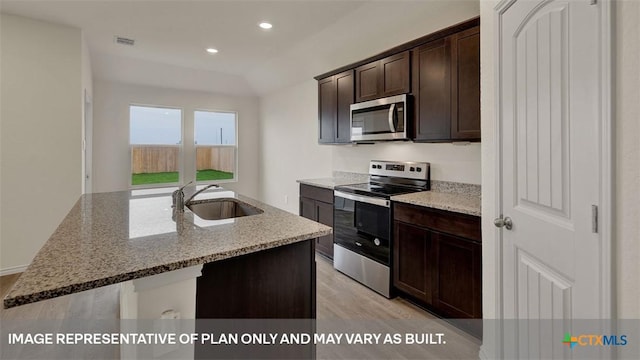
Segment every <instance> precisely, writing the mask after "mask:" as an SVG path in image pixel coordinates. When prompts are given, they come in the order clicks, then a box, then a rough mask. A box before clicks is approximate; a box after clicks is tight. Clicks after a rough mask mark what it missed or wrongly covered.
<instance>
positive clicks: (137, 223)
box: [4, 189, 331, 317]
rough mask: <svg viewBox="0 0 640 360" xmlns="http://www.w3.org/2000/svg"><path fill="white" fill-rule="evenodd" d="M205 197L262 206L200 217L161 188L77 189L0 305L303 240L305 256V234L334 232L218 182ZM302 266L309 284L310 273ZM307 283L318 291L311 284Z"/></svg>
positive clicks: (230, 257)
mask: <svg viewBox="0 0 640 360" xmlns="http://www.w3.org/2000/svg"><path fill="white" fill-rule="evenodd" d="M203 197H204V198H206V197H209V198H233V199H237V200H240V201H242V202H244V203H246V204H249V205H251V206H253V207H256V208H258V209H260V210H262V211H263V212H262V213H260V214H257V215H251V216H244V217H236V218H229V219H223V220H204V219H201V218H200V217H198V216H197V215H195V214H194V213H192V212H191V211H189V210H188V209H186V210H185V212H183V213H180V212H177V213H174V212H173V211H172V208H171V194H170V192H167V191H166V190H165V192H162V191H160V190H133V191H121V192H110V193H96V194H85V195H82V196H81V197H80V199H79V200H78V201H77V202H76V204H75V205H74V207H73V208H72V209H71V211H70V212H69V214H68V215H67V216H66V217H65V218H64V220H63V221H62V223H61V224H60V225H59V226H58V228H57V229H56V231H55V232H54V233H53V235H51V237H50V238H49V240H48V241H47V242H46V243H45V244H44V246H43V247H42V249H41V250H40V251H39V252H38V254H37V255H36V257H35V258H34V260H33V261H32V263H31V264H30V265H29V267H28V268H27V270H26V271H25V272H24V273H23V274H22V275H21V276H20V278H19V279H18V281H17V282H16V284H15V285H14V287H13V288H12V289H11V291H10V292H9V293H8V294H7V296H6V297H5V299H4V307H5V308H9V307H13V306H19V305H22V304H27V303H31V302H35V301H40V300H45V299H50V298H54V297H57V296H62V295H67V294H71V293H75V292H80V291H84V290H89V289H93V288H97V287H101V286H105V285H110V284H115V283H122V282H126V281H130V280H134V279H140V278H144V277H149V276H152V275H157V274H162V273H166V272H172V271H174V270H179V269H186V268H190V267H194V266H198V265H204V264H212V263H216V262H219V261H223V260H229V259H233V258H236V259H240V258H241V257H242V256H243V255H247V254H254V253H258V252H262V251H266V250H268V249H275V248H281V247H284V246H289V245H293V246H294V247H296V246H295V244H297V243H301V244H298V246H297V247H300V246H303V245H302V243H304V242H305V241H306V242H308V243H309V246H310V247H311V250H310V251H309V253H308V254H306V255H305V256H307V257H308V258H309V259H307V260H306V262H309V261H311V262H313V258H312V257H313V242H312V241H308V239H314V238H316V237H318V236H323V235H327V234H330V233H331V228H329V227H327V226H324V225H321V224H318V223H316V222H313V221H309V220H307V219H304V218H302V217H299V216H296V215H293V214H290V213H288V212H285V211H283V210H280V209H277V208H274V207H271V206H269V205H266V204H263V203H260V202H258V201H256V200H253V199H250V198H248V197H244V196H241V195H238V194H236V193H234V192H231V191H225V190H221V189H219V190H218V191H213V192H208V193H203V194H201V195H200V196H198V199H201V198H203ZM42 205H43V206H46V204H42ZM289 255H290V256H291V254H289ZM290 260H291V262H292V263H293V262H295V259H294V258H291V259H290ZM234 266H238V265H237V264H236V265H234ZM207 268H215V266H213V265H205V271H206V270H207ZM302 270H303V269H301V271H302ZM305 272H309V274H308V276H309V277H310V278H309V279H308V281H309V286H311V282H312V281H313V280H314V278H312V277H313V276H315V275H314V274H311V273H310V271H305ZM236 280H238V281H239V280H241V279H236ZM240 285H241V283H237V284H236V286H238V287H239V286H240ZM234 291H237V290H234ZM309 291H312V292H313V294H315V287H314V288H313V289H311V288H310V290H309ZM314 297H315V296H314ZM313 305H315V304H313ZM230 315H232V314H230ZM230 317H231V316H230Z"/></svg>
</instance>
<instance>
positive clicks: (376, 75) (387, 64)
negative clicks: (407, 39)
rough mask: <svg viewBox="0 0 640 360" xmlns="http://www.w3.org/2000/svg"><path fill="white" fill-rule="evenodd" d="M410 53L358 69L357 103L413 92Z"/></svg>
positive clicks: (392, 56)
mask: <svg viewBox="0 0 640 360" xmlns="http://www.w3.org/2000/svg"><path fill="white" fill-rule="evenodd" d="M409 71H410V55H409V51H405V52H402V53H399V54H395V55H391V56H388V57H386V58H384V59H381V60H378V61H374V62H371V63H368V64H364V65H362V66H359V67H357V68H356V70H355V72H356V89H355V90H356V102H362V101H368V100H374V99H379V98H382V97H387V96H393V95H400V94H406V93H408V92H409V91H411V82H410V77H409Z"/></svg>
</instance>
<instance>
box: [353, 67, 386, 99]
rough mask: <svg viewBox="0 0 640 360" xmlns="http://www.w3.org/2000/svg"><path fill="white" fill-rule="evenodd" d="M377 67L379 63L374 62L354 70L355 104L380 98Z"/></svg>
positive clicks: (378, 69)
mask: <svg viewBox="0 0 640 360" xmlns="http://www.w3.org/2000/svg"><path fill="white" fill-rule="evenodd" d="M379 65H380V62H379V61H374V62H372V63H369V64H365V65H362V66H360V67H357V68H356V102H361V101H367V100H373V99H377V98H379V97H380V93H381V91H380V83H381V81H380V67H379Z"/></svg>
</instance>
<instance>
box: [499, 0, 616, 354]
mask: <svg viewBox="0 0 640 360" xmlns="http://www.w3.org/2000/svg"><path fill="white" fill-rule="evenodd" d="M516 1H518V0H502V1H500V2H499V3H498V4H497V5H496V6H495V8H494V34H495V43H494V57H495V61H494V63H495V66H494V71H495V74H494V81H495V92H494V100H493V106H494V109H495V113H496V115H495V116H496V117H495V127H494V136H495V139H496V140H495V141H496V143H495V154H494V159H495V169H494V176H495V183H494V184H493V186H494V192H495V204H494V206H495V209H496V213H495V214H494V215H495V217H500V216H502V215H503V209H502V183H503V178H502V176H503V174H502V137H503V133H502V128H503V126H502V123H503V121H504V120H503V115H502V110H501V108H500V98H501V93H502V88H501V81H502V78H501V75H500V70H501V68H502V62H501V58H500V54H501V52H502V48H501V41H502V34H501V30H502V16H503V15H504V13H505V12H506V11H507V10H508V9H509V8H510V7H511V6H512V5H513V4H514V3H515V2H516ZM551 1H552V0H546V1H544V2H542V3H541V5H539V6H542V5H546V4H547V3H549V2H551ZM583 1H585V2H586V1H589V0H583ZM593 6H600V8H601V9H600V18H599V22H600V24H599V25H600V44H601V48H600V49H599V53H600V54H599V56H600V76H599V80H600V89H599V90H600V94H599V98H600V104H599V107H600V121H599V124H598V128H599V135H600V137H599V155H600V169H599V170H600V190H599V192H600V196H599V197H600V205H599V209H598V232H599V233H600V261H601V264H602V273H601V274H600V282H601V285H602V291H601V298H600V315H601V318H603V319H611V318H613V316H614V304H613V300H615V294H614V293H613V289H614V279H613V277H612V276H613V271H612V263H613V262H612V250H611V249H612V233H613V222H612V217H613V214H612V211H613V184H614V182H613V168H612V167H613V163H614V162H613V161H614V159H613V155H614V152H613V136H614V135H613V134H614V133H613V130H614V128H613V107H612V104H613V91H612V89H613V67H612V64H613V54H612V50H613V47H612V42H613V41H612V34H613V31H612V27H613V11H612V10H613V9H612V6H613V5H612V1H611V0H596V4H595V5H593ZM494 241H495V249H494V251H495V253H494V254H495V259H496V260H497V261H495V262H494V266H495V268H494V270H495V271H494V274H495V280H494V281H495V284H496V289H495V296H496V303H495V313H496V318H497V320H498V321H501V320H502V319H503V318H504V312H503V308H504V304H503V302H502V299H503V277H502V271H503V264H502V261H503V258H502V257H503V254H502V246H503V239H502V231H496V233H495V238H494ZM498 328H499V330H498V332H497V333H496V334H495V335H496V339H495V346H496V347H495V350H496V351H497V352H498V354H496V355H498V356H497V357H498V358H503V351H502V338H503V334H502V330H501V329H502V327H501V326H499V327H498Z"/></svg>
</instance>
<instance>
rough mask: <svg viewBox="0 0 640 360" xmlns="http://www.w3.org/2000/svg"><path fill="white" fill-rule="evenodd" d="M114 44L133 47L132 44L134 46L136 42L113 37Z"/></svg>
mask: <svg viewBox="0 0 640 360" xmlns="http://www.w3.org/2000/svg"><path fill="white" fill-rule="evenodd" d="M115 42H116V44H120V45H128V46H133V44H135V42H136V41H135V40H133V39H127V38H125V37H121V36H116V37H115Z"/></svg>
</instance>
